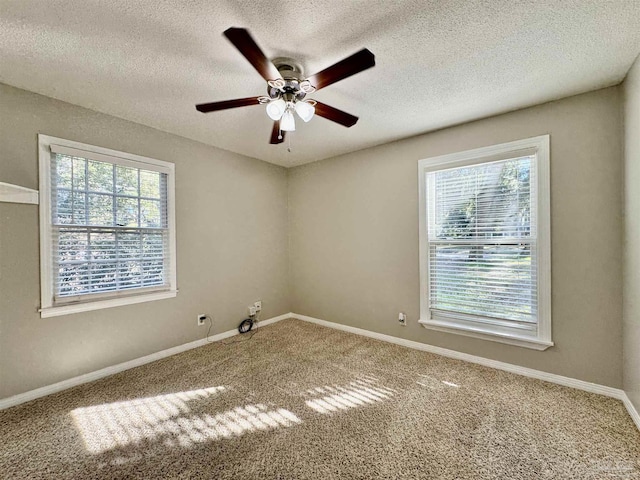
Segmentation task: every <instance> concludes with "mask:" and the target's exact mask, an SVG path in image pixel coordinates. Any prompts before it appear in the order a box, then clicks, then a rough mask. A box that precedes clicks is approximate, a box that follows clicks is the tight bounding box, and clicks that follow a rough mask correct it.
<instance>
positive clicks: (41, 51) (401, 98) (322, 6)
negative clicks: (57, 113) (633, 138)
mask: <svg viewBox="0 0 640 480" xmlns="http://www.w3.org/2000/svg"><path fill="white" fill-rule="evenodd" d="M231 26H235V27H244V28H247V29H248V30H249V31H250V32H251V34H252V35H253V37H254V39H255V40H256V42H257V43H258V45H260V47H261V48H262V50H263V51H264V52H265V54H266V55H267V56H268V57H270V58H274V57H278V56H289V57H293V58H295V59H297V60H299V61H300V62H301V63H302V64H303V66H304V68H305V72H306V73H307V74H312V73H315V72H317V71H319V70H322V69H324V68H326V67H327V66H329V65H331V64H333V63H335V62H336V61H338V60H341V59H342V58H344V57H346V56H348V55H350V54H352V53H354V52H356V51H357V50H360V49H361V48H363V47H366V48H369V50H371V51H372V52H373V53H374V54H375V55H376V63H377V65H376V66H375V67H374V68H372V69H369V70H367V71H365V72H362V73H360V74H358V75H355V76H353V77H350V78H348V79H346V80H344V81H341V82H339V83H336V84H334V85H331V86H329V87H327V88H325V89H323V90H321V91H319V92H317V93H315V94H314V95H312V98H316V99H317V100H320V101H322V102H324V103H327V104H329V105H331V106H334V107H336V108H339V109H341V110H345V111H347V112H349V113H352V114H354V115H356V116H359V117H360V121H359V122H358V123H357V124H356V125H355V126H354V127H352V128H349V129H347V128H345V127H342V126H340V125H337V124H334V123H332V122H329V121H327V120H325V119H324V118H320V117H316V118H314V119H313V120H311V122H309V123H308V124H303V122H301V121H298V122H297V126H298V130H297V131H296V132H295V134H293V135H291V136H290V138H291V149H292V151H291V153H288V152H287V143H285V144H282V145H279V146H274V145H269V143H268V141H269V136H270V132H271V126H272V121H271V120H270V119H269V118H268V117H267V115H266V114H265V112H264V107H261V106H251V107H243V108H238V109H234V110H224V111H220V112H215V113H209V114H202V113H199V112H197V111H196V110H195V108H194V105H195V104H196V103H203V102H212V101H219V100H227V99H232V98H241V97H249V96H256V95H263V94H265V92H266V86H265V83H264V81H263V80H262V78H261V77H260V76H259V75H258V73H257V72H256V71H255V70H254V69H253V67H251V65H250V64H249V63H248V62H247V61H246V60H245V59H244V58H243V57H242V56H241V55H240V53H239V52H238V51H237V50H236V49H235V48H234V47H233V46H232V45H231V43H229V42H228V41H227V40H226V38H224V37H223V36H222V32H223V31H224V30H225V29H227V28H228V27H231ZM639 52H640V0H548V1H533V0H532V1H515V0H485V1H478V0H449V1H437V0H432V1H427V0H422V1H420V0H415V1H392V0H384V1H381V0H380V1H374V0H363V1H360V0H324V1H321V0H306V1H305V0H297V1H283V0H235V1H234V0H181V1H179V0H172V1H160V0H135V1H130V0H100V1H98V0H91V1H89V0H66V1H64V0H47V1H44V0H0V82H2V83H7V84H9V85H14V86H16V87H20V88H23V89H26V90H31V91H34V92H37V93H40V94H43V95H47V96H50V97H53V98H57V99H60V100H64V101H67V102H70V103H73V104H76V105H81V106H83V107H87V108H90V109H93V110H97V111H100V112H104V113H107V114H110V115H114V116H116V117H121V118H124V119H127V120H132V121H134V122H138V123H142V124H145V125H149V126H151V127H155V128H157V129H160V130H164V131H167V132H171V133H175V134H178V135H182V136H184V137H187V138H191V139H194V140H198V141H201V142H204V143H207V144H210V145H215V146H217V147H220V148H224V149H226V150H231V151H233V152H237V153H241V154H244V155H248V156H250V157H255V158H259V159H262V160H266V161H268V162H272V163H275V164H279V165H283V166H293V165H300V164H303V163H307V162H311V161H314V160H319V159H323V158H328V157H332V156H335V155H339V154H343V153H347V152H351V151H355V150H359V149H362V148H366V147H370V146H373V145H378V144H381V143H386V142H389V141H392V140H397V139H400V138H404V137H408V136H412V135H416V134H420V133H424V132H427V131H431V130H435V129H439V128H443V127H446V126H450V125H454V124H458V123H461V122H465V121H469V120H473V119H477V118H482V117H486V116H489V115H494V114H497V113H501V112H505V111H509V110H513V109H517V108H522V107H525V106H529V105H534V104H538V103H542V102H545V101H549V100H553V99H557V98H561V97H565V96H568V95H573V94H577V93H581V92H586V91H589V90H594V89H597V88H601V87H606V86H610V85H615V84H617V83H619V82H620V81H621V80H622V79H623V78H624V76H625V74H626V72H627V71H628V69H629V67H630V66H631V64H632V62H633V60H634V58H635V57H636V55H638V53H639Z"/></svg>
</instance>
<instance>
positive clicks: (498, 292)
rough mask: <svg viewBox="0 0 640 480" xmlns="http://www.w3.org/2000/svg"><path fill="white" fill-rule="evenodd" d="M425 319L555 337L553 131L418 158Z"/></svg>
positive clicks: (524, 336)
mask: <svg viewBox="0 0 640 480" xmlns="http://www.w3.org/2000/svg"><path fill="white" fill-rule="evenodd" d="M418 171H419V179H420V185H419V187H420V279H421V280H420V290H421V294H420V323H421V324H422V325H423V326H425V327H426V328H429V329H433V330H440V331H445V332H450V333H459V334H463V335H468V336H473V337H479V338H484V339H488V340H495V341H498V342H503V343H510V344H515V345H519V346H525V347H529V348H534V349H538V350H544V349H545V348H548V347H549V346H552V345H553V342H552V341H551V267H550V240H549V136H548V135H546V136H541V137H536V138H531V139H527V140H521V141H517V142H511V143H505V144H502V145H496V146H493V147H486V148H480V149H477V150H470V151H466V152H461V153H455V154H450V155H444V156H440V157H436V158H429V159H425V160H421V161H420V162H419V166H418Z"/></svg>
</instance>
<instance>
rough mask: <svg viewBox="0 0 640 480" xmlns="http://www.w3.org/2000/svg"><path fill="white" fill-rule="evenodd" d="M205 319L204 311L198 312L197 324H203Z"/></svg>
mask: <svg viewBox="0 0 640 480" xmlns="http://www.w3.org/2000/svg"><path fill="white" fill-rule="evenodd" d="M206 320H207V314H206V313H199V314H198V325H200V326H202V325H204V322H205V321H206Z"/></svg>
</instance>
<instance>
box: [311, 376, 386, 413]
mask: <svg viewBox="0 0 640 480" xmlns="http://www.w3.org/2000/svg"><path fill="white" fill-rule="evenodd" d="M377 383H378V381H377V379H375V378H373V377H363V378H361V379H359V380H355V381H353V382H350V383H349V384H348V385H345V386H339V385H333V386H328V385H325V386H323V387H316V388H312V389H309V390H307V391H306V392H305V393H304V396H306V397H309V396H311V397H312V398H309V399H308V400H306V401H305V403H306V405H307V406H308V407H309V408H311V409H313V410H315V411H316V412H318V413H322V414H324V415H329V414H332V413H334V412H337V411H340V410H348V409H351V408H356V407H361V406H364V405H371V404H375V403H378V402H383V401H385V400H388V399H389V398H391V397H393V396H394V394H395V393H396V391H395V390H394V389H392V388H387V387H383V386H380V385H377Z"/></svg>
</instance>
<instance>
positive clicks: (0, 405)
mask: <svg viewBox="0 0 640 480" xmlns="http://www.w3.org/2000/svg"><path fill="white" fill-rule="evenodd" d="M285 318H291V314H290V313H285V314H284V315H279V316H277V317H273V318H269V319H267V320H261V321H260V323H259V325H260V326H266V325H270V324H272V323H276V322H279V321H280V320H284V319H285ZM234 335H238V330H237V329H233V330H228V331H226V332H222V333H218V334H216V335H212V336H210V337H208V338H203V339H201V340H196V341H194V342H189V343H185V344H183V345H178V346H177V347H172V348H168V349H166V350H162V351H160V352H156V353H152V354H151V355H145V356H144V357H140V358H135V359H133V360H129V361H128V362H123V363H119V364H117V365H112V366H111V367H106V368H101V369H100V370H96V371H94V372H89V373H85V374H84V375H79V376H77V377H73V378H69V379H67V380H63V381H62V382H57V383H54V384H51V385H47V386H46V387H40V388H36V389H35V390H30V391H28V392H24V393H20V394H18V395H14V396H12V397H7V398H4V399H2V400H0V410H4V409H5V408H9V407H13V406H15V405H19V404H21V403H25V402H30V401H31V400H35V399H36V398H40V397H44V396H46V395H51V394H52V393H57V392H61V391H62V390H66V389H67V388H71V387H75V386H77V385H82V384H83V383H89V382H93V381H94V380H98V379H100V378H104V377H108V376H109V375H113V374H115V373H119V372H122V371H124V370H129V369H130V368H134V367H139V366H140V365H145V364H147V363H150V362H155V361H156V360H160V359H161V358H166V357H170V356H171V355H176V354H178V353H182V352H185V351H187V350H191V349H193V348H198V347H202V346H204V345H207V344H208V343H211V342H217V341H218V340H224V339H225V338H229V337H233V336H234Z"/></svg>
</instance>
